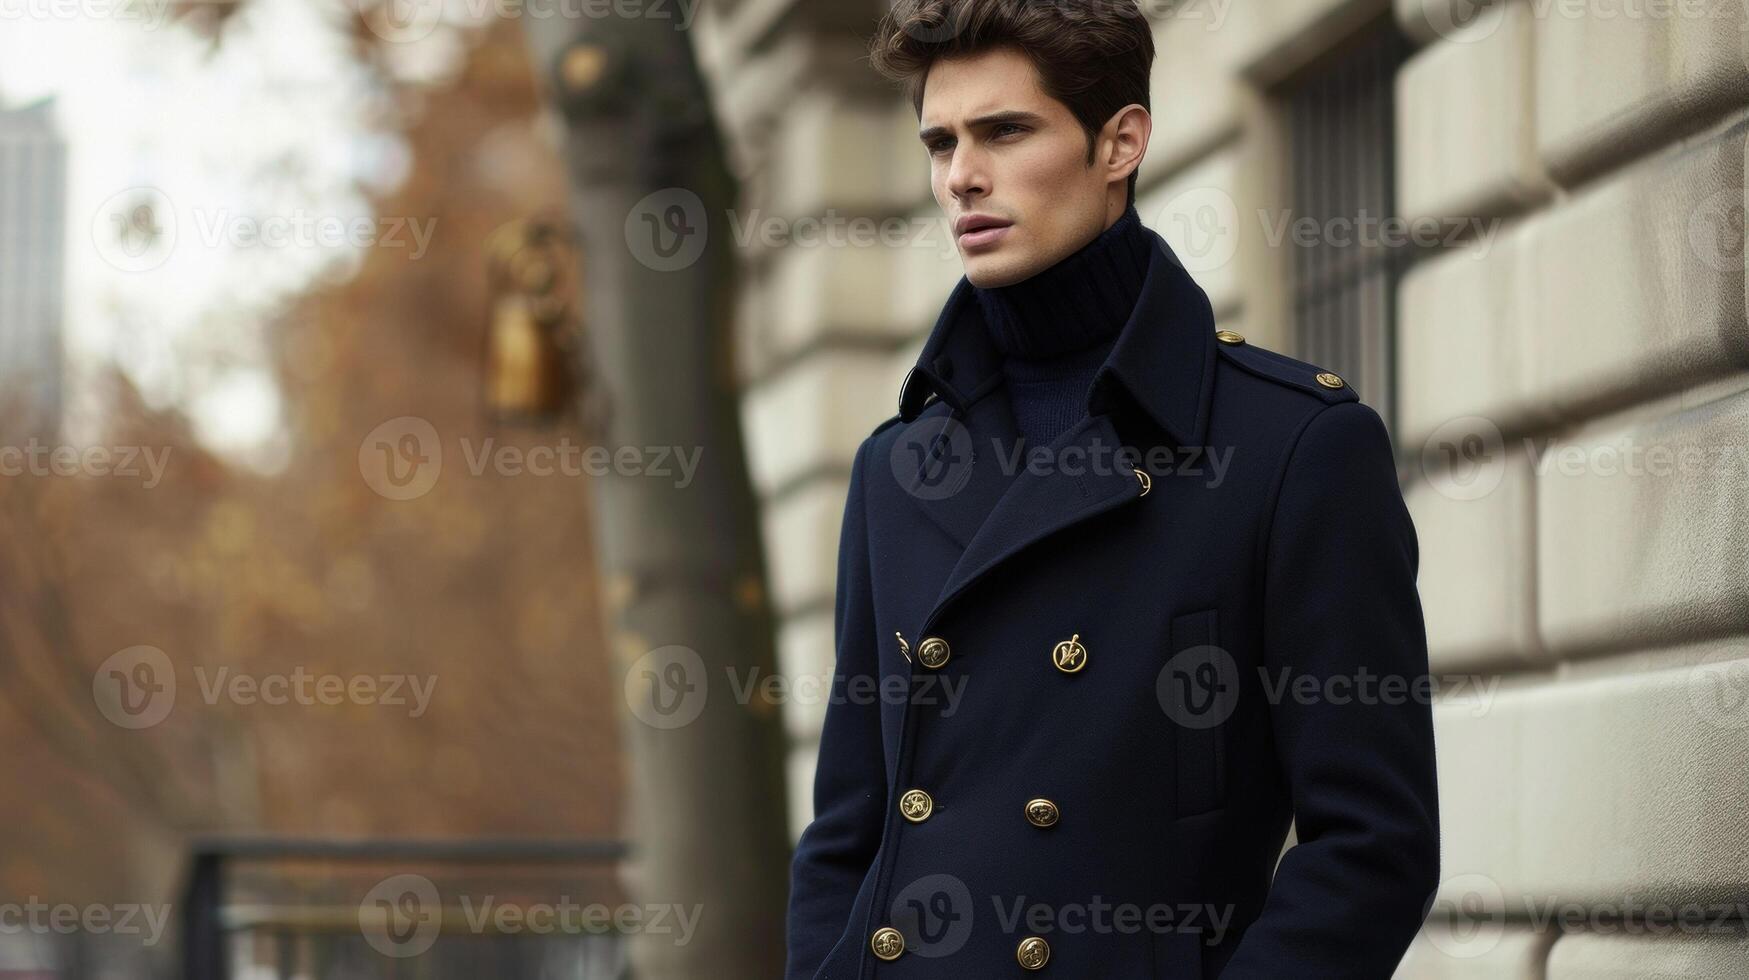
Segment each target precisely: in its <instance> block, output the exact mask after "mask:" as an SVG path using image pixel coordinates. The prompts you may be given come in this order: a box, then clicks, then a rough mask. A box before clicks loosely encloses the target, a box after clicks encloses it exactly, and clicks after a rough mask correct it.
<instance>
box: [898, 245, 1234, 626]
mask: <svg viewBox="0 0 1749 980" xmlns="http://www.w3.org/2000/svg"><path fill="white" fill-rule="evenodd" d="M1149 234H1150V236H1151V237H1153V239H1154V247H1153V249H1152V253H1151V255H1150V256H1149V260H1148V274H1147V278H1146V279H1145V280H1144V281H1143V284H1142V292H1141V296H1140V298H1139V299H1138V300H1137V301H1136V307H1135V310H1134V312H1132V313H1131V314H1130V318H1129V320H1128V321H1126V322H1125V324H1124V326H1123V329H1122V331H1121V332H1120V333H1119V334H1118V339H1117V340H1116V341H1115V343H1114V344H1113V347H1112V350H1111V353H1110V354H1109V355H1108V356H1107V358H1106V360H1105V363H1104V364H1102V365H1101V366H1100V368H1099V371H1098V373H1097V374H1096V375H1095V376H1094V382H1093V385H1092V386H1091V390H1090V391H1089V394H1088V404H1087V407H1088V412H1087V415H1086V417H1084V418H1082V419H1081V420H1080V421H1079V422H1077V423H1076V424H1075V425H1072V426H1070V427H1069V429H1068V430H1067V431H1065V432H1063V433H1062V434H1061V435H1059V436H1058V437H1057V438H1056V439H1055V440H1053V441H1052V442H1051V443H1050V445H1049V446H1047V447H1045V448H1046V450H1047V452H1046V456H1047V457H1049V458H1052V459H1065V460H1066V459H1070V458H1075V459H1093V458H1096V457H1095V456H1094V453H1095V452H1097V451H1100V450H1104V451H1105V452H1108V453H1109V452H1111V451H1112V450H1114V449H1116V448H1117V447H1119V446H1121V445H1123V444H1122V442H1121V440H1120V426H1119V425H1118V421H1119V420H1118V418H1117V416H1118V415H1119V414H1122V413H1124V412H1131V411H1133V412H1135V413H1136V414H1139V415H1142V416H1145V417H1146V420H1151V421H1152V422H1153V423H1154V424H1155V425H1157V426H1158V428H1159V429H1160V430H1163V431H1164V432H1165V433H1166V435H1167V436H1168V437H1169V438H1170V439H1172V440H1173V441H1174V445H1175V446H1179V447H1195V446H1201V445H1202V444H1203V439H1204V436H1205V434H1206V432H1207V430H1208V423H1209V404H1210V397H1211V395H1212V393H1213V383H1212V379H1213V376H1214V370H1215V367H1214V364H1215V358H1216V356H1217V355H1216V350H1215V340H1214V314H1213V312H1212V311H1211V310H1210V308H1209V302H1208V297H1207V295H1205V294H1204V293H1203V291H1202V289H1201V288H1200V287H1199V286H1197V284H1196V283H1195V282H1193V281H1192V280H1191V278H1190V276H1189V274H1188V273H1187V272H1185V270H1184V267H1183V265H1182V264H1181V263H1179V261H1178V257H1177V256H1175V255H1173V254H1172V251H1171V249H1170V248H1168V247H1167V245H1166V242H1165V240H1164V239H1161V238H1160V237H1159V236H1158V235H1157V234H1155V233H1154V232H1152V231H1150V232H1149ZM1003 380H1004V379H1003V375H1002V370H1001V355H1000V354H999V353H998V352H997V351H996V349H995V347H994V345H993V344H992V343H991V342H990V338H989V333H988V331H987V330H986V329H985V326H984V323H983V314H982V312H981V311H980V310H979V308H978V303H977V297H976V296H975V295H974V294H973V292H972V287H971V285H970V284H969V282H968V281H967V280H966V279H965V278H964V277H963V276H962V277H961V278H960V281H959V284H958V285H957V286H955V287H954V290H953V293H952V294H951V295H950V296H949V297H948V300H947V305H946V306H945V307H944V308H943V309H942V312H941V316H940V318H939V319H937V321H936V324H935V329H934V330H933V331H932V332H931V333H930V336H929V339H928V340H927V341H926V342H925V343H924V346H923V352H922V355H921V356H920V357H919V358H918V361H917V365H916V367H914V368H912V369H911V373H910V374H908V375H906V377H905V383H904V385H903V386H902V388H901V391H900V396H899V401H900V416H901V417H902V418H903V419H904V420H905V421H906V422H908V423H910V424H909V425H908V426H907V427H906V428H905V430H904V431H903V433H902V434H901V435H900V436H899V438H898V441H897V442H896V443H895V444H894V445H893V446H892V447H891V448H890V452H891V453H892V460H893V467H894V473H895V475H896V476H898V477H899V482H900V486H901V487H902V488H903V490H904V491H905V493H906V495H907V496H908V497H909V498H910V499H911V500H912V501H914V502H915V504H916V505H917V506H918V507H919V508H920V509H921V510H922V511H923V513H924V514H925V515H927V516H928V517H929V519H930V520H932V521H934V522H935V523H936V524H937V525H938V526H940V527H941V528H942V529H943V530H944V531H946V532H947V533H948V534H949V535H950V536H951V537H952V538H953V539H954V540H955V541H956V542H958V543H959V544H960V546H961V547H962V549H963V550H962V551H961V553H960V556H959V558H958V559H957V560H956V561H955V563H954V565H953V567H952V568H951V569H950V571H949V573H948V576H947V579H946V582H945V584H944V585H943V586H942V588H941V591H940V593H939V594H938V596H937V598H936V601H935V603H934V605H933V607H932V609H931V612H930V615H929V617H928V622H927V623H926V624H925V626H924V630H925V632H927V631H928V630H929V629H930V628H931V627H932V625H933V624H934V622H935V621H936V619H937V618H938V617H939V616H940V615H942V613H943V611H944V610H945V609H946V607H947V606H948V605H949V604H950V603H952V602H953V601H954V599H955V598H956V597H957V596H959V595H961V594H963V593H965V592H967V591H968V590H969V589H970V588H971V587H972V586H973V585H974V584H975V583H977V582H978V581H980V580H982V579H984V578H985V577H986V576H988V575H989V574H990V573H991V572H992V571H993V570H994V569H996V568H997V567H998V566H1000V565H1001V564H1002V563H1003V562H1005V561H1007V560H1009V559H1010V558H1012V557H1013V556H1015V555H1017V554H1019V553H1020V552H1022V551H1023V550H1025V549H1026V548H1027V547H1029V546H1030V545H1031V544H1032V543H1033V542H1035V541H1038V540H1039V539H1041V538H1043V537H1045V536H1046V535H1050V534H1053V533H1056V532H1059V531H1063V530H1065V529H1067V528H1069V527H1071V526H1073V525H1076V524H1079V523H1081V522H1082V521H1086V520H1089V519H1091V518H1092V517H1094V516H1095V515H1098V514H1101V513H1104V512H1106V511H1108V510H1110V509H1112V508H1114V507H1118V506H1121V505H1122V504H1124V503H1126V502H1128V501H1132V500H1136V499H1137V498H1138V497H1140V496H1141V494H1142V492H1143V484H1142V483H1141V482H1140V480H1139V477H1138V475H1137V474H1135V473H1134V472H1132V471H1131V470H1130V469H1129V467H1128V466H1125V465H1117V466H1104V467H1099V468H1092V467H1088V468H1082V469H1080V470H1077V471H1073V472H1072V471H1070V470H1068V469H1066V468H1050V467H1047V468H1045V469H1042V470H1037V471H1035V470H1034V469H1032V468H1030V467H1015V466H1013V465H1010V463H1011V462H1012V460H1011V461H1010V463H1005V462H1004V460H1003V457H1002V454H1003V453H1004V452H1005V451H1007V448H1008V447H1013V446H1015V445H1016V444H1017V441H1018V440H1019V438H1020V437H1019V431H1018V428H1017V427H1016V425H1015V421H1014V416H1013V412H1012V410H1011V408H1010V406H1009V401H1008V398H1007V397H1006V396H1005V395H1004V394H1003V393H1002V386H1003ZM932 395H933V396H935V398H932V397H931V396H932ZM936 399H939V402H938V403H937V401H936Z"/></svg>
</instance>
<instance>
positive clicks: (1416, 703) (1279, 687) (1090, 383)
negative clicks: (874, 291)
mask: <svg viewBox="0 0 1749 980" xmlns="http://www.w3.org/2000/svg"><path fill="white" fill-rule="evenodd" d="M873 61H874V63H875V65H876V66H877V68H879V69H881V70H882V71H883V72H885V73H887V74H889V75H891V76H893V77H896V78H899V79H902V80H904V81H905V82H906V83H907V84H908V85H909V87H910V91H911V93H912V97H913V102H914V104H915V105H916V107H917V112H918V118H919V121H920V125H921V133H920V135H921V139H922V143H923V148H924V151H925V152H926V154H927V155H928V158H929V165H930V173H931V180H932V185H933V188H934V194H935V199H936V201H937V202H938V203H939V204H940V206H941V208H942V210H943V212H944V213H945V215H946V217H947V219H948V221H949V222H950V223H951V225H952V227H953V230H954V234H955V241H956V245H957V248H958V251H959V254H960V256H961V259H962V260H963V263H964V267H965V277H964V278H963V279H962V280H961V281H960V282H959V284H958V286H957V287H956V288H955V289H954V291H953V293H952V295H951V296H950V297H949V298H948V301H947V304H946V306H945V308H944V309H943V310H942V312H941V315H940V318H939V319H938V321H937V322H936V324H935V327H934V329H933V331H932V332H931V334H930V336H929V338H928V340H927V342H926V344H925V346H924V348H923V352H922V355H921V356H920V357H919V358H918V361H917V364H916V367H915V368H914V369H913V370H912V371H911V373H910V374H909V375H908V376H907V378H906V380H905V383H904V385H903V387H902V389H901V391H900V395H899V412H898V414H897V415H895V416H894V417H893V418H890V419H888V420H887V421H885V422H883V423H882V424H881V425H880V426H878V427H877V428H876V429H875V430H874V431H873V432H872V433H871V434H870V435H869V436H868V437H867V438H865V439H864V440H863V442H862V444H861V446H860V447H859V448H858V451H857V454H856V457H855V461H854V463H853V465H852V469H851V483H850V491H849V498H848V500H847V502H846V505H845V511H844V521H843V531H842V537H841V540H840V545H839V555H838V580H837V589H838V591H837V602H836V614H837V623H836V629H837V667H836V671H835V675H834V679H833V686H832V698H831V700H830V702H829V704H828V706H827V709H826V719H825V726H824V729H823V731H822V735H821V741H820V754H819V762H818V768H817V771H816V774H815V782H814V787H813V791H814V796H813V800H814V813H815V816H814V819H813V821H812V823H810V824H809V826H808V827H807V828H806V830H805V831H804V833H803V834H802V838H801V841H800V843H799V845H798V847H797V850H796V854H795V859H794V864H793V868H792V882H791V899H790V907H789V919H788V927H789V950H788V956H789V959H788V968H787V977H788V978H789V980H807V978H824V980H852V978H864V977H919V978H927V977H953V978H974V980H988V978H992V977H1002V976H1009V975H1014V976H1023V975H1027V974H1028V972H1029V971H1042V973H1043V974H1044V975H1054V976H1059V977H1072V978H1075V980H1169V978H1208V977H1216V976H1220V977H1224V978H1229V980H1231V978H1259V980H1261V978H1270V980H1274V978H1279V977H1318V978H1324V977H1354V978H1383V977H1388V976H1390V975H1391V973H1392V970H1393V968H1394V967H1395V965H1396V963H1397V961H1398V960H1399V958H1400V957H1401V955H1402V953H1403V951H1404V949H1405V948H1406V947H1407V945H1408V943H1409V942H1410V940H1411V939H1412V938H1413V936H1414V935H1415V933H1416V932H1417V931H1418V929H1419V928H1420V925H1421V922H1422V920H1423V918H1424V917H1425V915H1426V913H1427V910H1428V908H1429V905H1430V903H1431V901H1432V899H1433V893H1434V891H1435V888H1436V884H1437V881H1438V876H1439V823H1438V802H1437V796H1436V787H1435V773H1434V743H1433V727H1432V718H1431V710H1430V705H1429V701H1430V683H1431V682H1430V678H1429V677H1428V673H1427V650H1426V637H1425V632H1424V626H1423V621H1422V615H1421V607H1420V600H1419V596H1418V594H1417V592H1416V585H1415V574H1416V568H1417V564H1418V560H1419V552H1418V545H1417V541H1416V535H1415V530H1414V527H1413V526H1412V524H1411V523H1410V519H1409V515H1408V512H1407V510H1406V509H1405V507H1404V505H1403V500H1402V496H1401V493H1400V491H1399V489H1398V486H1397V481H1396V472H1395V468H1394V465H1393V461H1392V451H1391V444H1390V440H1389V436H1388V435H1387V433H1386V430H1385V428H1384V425H1383V424H1382V422H1381V421H1380V419H1379V417H1378V415H1377V413H1375V412H1374V411H1373V410H1372V409H1371V408H1369V407H1367V406H1366V405H1365V404H1363V403H1361V402H1360V401H1359V400H1358V399H1357V395H1356V393H1355V392H1354V390H1353V389H1352V388H1350V387H1349V386H1348V385H1347V384H1346V383H1345V382H1344V381H1343V380H1342V379H1341V378H1340V377H1338V376H1337V375H1335V374H1333V373H1331V372H1328V371H1323V370H1320V369H1319V368H1318V367H1315V366H1312V365H1309V364H1306V363H1303V362H1301V361H1298V360H1294V359H1292V358H1289V357H1286V356H1283V355H1281V354H1277V353H1274V352H1271V351H1267V350H1264V349H1261V348H1259V347H1257V346H1255V345H1253V344H1251V343H1249V342H1248V341H1246V340H1245V339H1244V338H1243V337H1241V336H1239V335H1238V334H1237V333H1234V332H1231V331H1224V330H1223V331H1216V330H1215V326H1214V322H1213V317H1212V313H1211V311H1210V308H1209V304H1208V300H1207V297H1206V296H1205V295H1204V293H1203V291H1202V290H1201V289H1200V288H1199V287H1198V286H1197V285H1196V284H1195V283H1194V282H1192V281H1191V279H1190V277H1189V276H1188V275H1187V274H1186V272H1185V270H1184V269H1183V268H1182V266H1181V265H1180V264H1179V263H1178V261H1177V259H1176V257H1175V256H1174V255H1173V254H1172V252H1171V251H1170V249H1168V248H1167V246H1166V244H1165V242H1164V241H1163V240H1162V239H1160V237H1159V236H1158V235H1156V234H1154V233H1153V232H1152V231H1150V230H1148V229H1147V228H1145V227H1143V226H1142V225H1141V224H1140V221H1139V219H1138V216H1137V215H1136V212H1135V209H1134V203H1133V201H1134V184H1135V172H1136V167H1137V165H1138V164H1139V163H1140V162H1141V159H1142V156H1143V154H1144V152H1145V151H1146V150H1147V144H1148V137H1149V133H1150V127H1151V124H1150V118H1149V114H1148V72H1149V69H1150V67H1151V64H1152V61H1153V44H1152V40H1151V37H1150V34H1149V30H1148V25H1147V22H1146V21H1145V20H1144V18H1143V17H1142V16H1141V15H1140V13H1139V12H1138V11H1137V10H1136V9H1135V7H1134V5H1133V0H1127V2H1126V3H1122V4H1119V3H1114V2H1113V0H1079V2H1070V0H1057V2H1047V3H1028V2H1023V0H900V2H899V3H898V5H897V6H896V7H895V8H894V10H893V11H892V13H891V14H890V15H889V16H888V17H887V18H886V19H885V20H884V21H883V23H882V25H881V27H880V30H879V33H878V34H877V36H876V37H875V39H874V44H873ZM1184 97H1186V98H1193V97H1195V96H1194V94H1193V93H1185V94H1184ZM1120 450H1121V451H1120ZM1290 820H1291V821H1292V822H1293V824H1294V828H1295V831H1296V840H1297V842H1296V844H1295V845H1294V846H1293V847H1292V848H1290V849H1289V850H1287V851H1286V853H1285V854H1283V853H1282V850H1281V847H1282V844H1283V842H1284V841H1285V839H1286V834H1287V831H1288V827H1289V823H1290ZM1278 858H1279V866H1278V864H1277V859H1278ZM1272 879H1273V880H1272Z"/></svg>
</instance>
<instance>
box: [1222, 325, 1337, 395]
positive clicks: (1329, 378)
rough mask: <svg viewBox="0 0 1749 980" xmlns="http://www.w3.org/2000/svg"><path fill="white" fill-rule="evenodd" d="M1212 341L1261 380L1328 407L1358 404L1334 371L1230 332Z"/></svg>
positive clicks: (1228, 356) (1236, 362)
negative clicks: (1305, 396)
mask: <svg viewBox="0 0 1749 980" xmlns="http://www.w3.org/2000/svg"><path fill="white" fill-rule="evenodd" d="M1215 339H1216V340H1219V341H1220V343H1219V344H1217V345H1216V346H1217V347H1219V348H1220V350H1221V353H1223V354H1225V355H1227V359H1228V360H1230V361H1232V362H1233V363H1234V364H1236V365H1238V366H1239V367H1241V368H1244V369H1245V370H1246V371H1249V372H1251V373H1252V374H1255V375H1257V376H1258V377H1260V378H1266V379H1268V380H1270V381H1275V382H1277V383H1280V384H1285V385H1289V386H1291V387H1294V388H1298V389H1299V390H1301V391H1304V392H1306V393H1307V394H1311V395H1316V396H1318V397H1319V398H1321V399H1323V400H1324V401H1326V402H1329V403H1331V404H1334V403H1336V402H1352V401H1359V400H1360V395H1359V394H1358V393H1357V392H1355V390H1354V386H1353V385H1350V384H1349V383H1348V382H1347V381H1346V380H1345V379H1343V378H1342V377H1341V376H1340V375H1338V374H1336V373H1335V372H1334V371H1326V370H1324V369H1323V368H1320V367H1318V366H1317V365H1314V364H1307V363H1306V362H1305V361H1301V360H1296V359H1294V358H1291V357H1288V356H1287V355H1285V354H1278V353H1276V352H1275V351H1272V350H1267V349H1265V348H1262V347H1258V346H1257V345H1255V344H1251V343H1247V342H1246V340H1245V338H1244V336H1243V335H1241V334H1238V333H1235V332H1234V331H1232V330H1217V331H1215Z"/></svg>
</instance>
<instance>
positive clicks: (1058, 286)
mask: <svg viewBox="0 0 1749 980" xmlns="http://www.w3.org/2000/svg"><path fill="white" fill-rule="evenodd" d="M1151 244H1152V243H1151V242H1150V240H1149V238H1148V231H1147V229H1146V228H1144V227H1143V226H1142V219H1141V216H1140V215H1138V214H1137V213H1136V208H1135V205H1133V204H1132V205H1130V206H1129V207H1127V208H1125V209H1124V213H1123V214H1122V215H1121V216H1119V217H1118V219H1117V220H1116V221H1114V222H1112V224H1111V227H1109V228H1107V229H1105V230H1104V231H1102V232H1100V233H1099V234H1098V235H1096V236H1094V238H1093V240H1092V241H1090V242H1088V243H1087V244H1085V245H1083V246H1081V247H1080V248H1079V249H1077V250H1075V251H1074V252H1071V253H1069V254H1068V255H1067V256H1065V257H1063V259H1062V260H1061V261H1059V262H1057V263H1056V264H1055V265H1052V266H1051V267H1050V268H1048V269H1045V270H1043V271H1042V272H1038V273H1036V274H1034V275H1033V276H1031V277H1029V278H1027V279H1023V280H1021V281H1020V282H1017V283H1013V284H1011V285H1007V286H997V287H994V288H991V289H978V290H976V294H977V297H978V305H979V307H980V309H982V310H983V313H984V323H985V325H986V327H987V328H988V329H989V332H990V340H991V342H992V343H993V344H994V345H995V347H996V349H997V350H998V351H1000V352H1001V354H1002V373H1003V375H1004V377H1005V379H1006V382H1007V385H1006V387H1007V388H1008V401H1009V405H1010V406H1011V407H1012V408H1013V410H1014V421H1015V424H1016V425H1017V426H1018V427H1019V429H1020V434H1021V435H1022V436H1023V437H1025V439H1026V445H1028V446H1043V445H1046V444H1048V443H1049V442H1050V441H1051V440H1053V439H1055V438H1056V437H1057V436H1059V435H1061V434H1062V433H1063V432H1064V431H1065V430H1066V429H1068V428H1069V427H1070V426H1072V425H1074V424H1075V423H1076V422H1078V421H1080V419H1081V418H1082V416H1084V415H1085V414H1086V411H1087V389H1088V388H1089V387H1090V386H1091V385H1092V384H1093V376H1094V375H1095V374H1097V373H1098V372H1099V367H1100V365H1102V364H1104V363H1105V358H1106V356H1107V355H1109V354H1110V353H1111V348H1112V345H1114V344H1115V343H1116V342H1117V335H1118V334H1119V333H1120V332H1121V331H1122V330H1123V325H1124V324H1125V323H1126V322H1128V320H1129V318H1130V313H1131V311H1133V310H1134V309H1135V307H1136V300H1137V298H1138V297H1140V296H1141V293H1142V280H1144V279H1146V278H1147V275H1148V253H1149V246H1150V245H1151Z"/></svg>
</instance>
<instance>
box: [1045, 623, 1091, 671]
mask: <svg viewBox="0 0 1749 980" xmlns="http://www.w3.org/2000/svg"><path fill="white" fill-rule="evenodd" d="M1051 663H1054V664H1056V665H1057V669H1058V670H1060V671H1062V672H1063V673H1065V674H1073V673H1075V672H1076V671H1078V670H1080V669H1081V668H1083V667H1085V666H1087V648H1086V647H1084V646H1082V645H1081V634H1079V633H1076V634H1075V635H1074V636H1071V637H1069V638H1068V639H1066V640H1062V641H1059V642H1058V643H1057V645H1056V646H1054V647H1052V648H1051Z"/></svg>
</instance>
